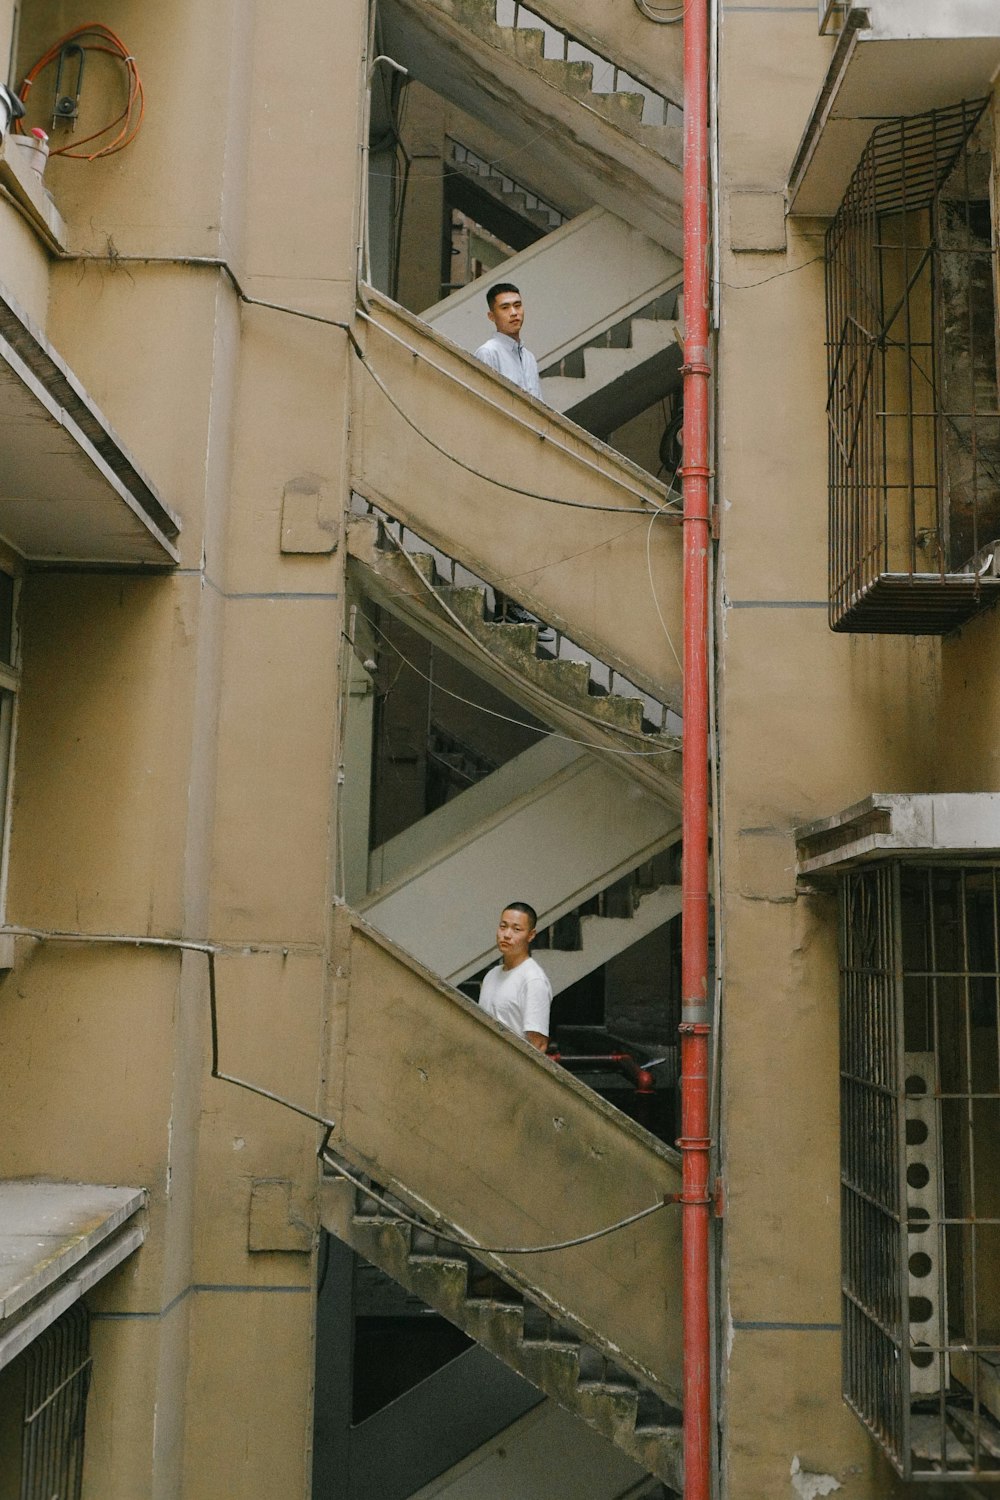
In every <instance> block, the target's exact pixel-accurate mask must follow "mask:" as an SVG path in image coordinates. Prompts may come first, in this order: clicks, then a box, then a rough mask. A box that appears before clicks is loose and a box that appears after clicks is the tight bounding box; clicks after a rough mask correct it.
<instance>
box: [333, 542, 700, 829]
mask: <svg viewBox="0 0 1000 1500" xmlns="http://www.w3.org/2000/svg"><path fill="white" fill-rule="evenodd" d="M397 531H400V532H401V533H402V535H404V536H405V537H406V539H407V542H408V545H407V546H404V545H403V544H402V542H400V541H398V540H395V539H394V538H393V537H392V535H391V533H390V531H389V529H388V527H387V525H386V520H385V519H384V518H382V519H380V518H379V516H378V515H376V514H372V515H362V516H353V517H352V518H351V520H350V522H349V525H348V550H349V555H350V559H351V569H352V575H351V576H352V578H353V579H354V580H355V586H356V588H357V589H358V591H359V592H360V593H361V594H363V595H365V596H366V597H368V598H369V599H371V600H373V601H374V602H375V603H377V604H378V605H380V606H381V607H382V608H384V609H387V610H388V611H389V612H390V613H391V614H393V615H395V616H396V617H397V618H398V619H400V620H403V621H404V622H405V623H406V624H408V625H411V626H412V627H413V628H414V629H416V630H418V631H420V632H421V633H422V634H423V635H425V636H426V637H428V638H429V639H431V640H432V641H434V642H435V644H437V645H439V646H441V647H443V649H445V650H446V651H448V653H449V654H450V655H452V656H454V657H456V658H457V659H458V660H460V661H462V662H464V663H465V664H466V665H468V666H469V667H470V668H471V669H472V670H473V671H474V672H476V673H477V674H478V675H480V676H482V677H483V678H485V680H486V681H488V682H490V683H492V684H493V685H494V686H496V687H497V688H499V689H500V690H501V691H502V692H504V693H506V694H507V695H508V696H509V697H511V698H513V699H514V701H515V702H517V703H520V704H521V705H523V707H524V708H525V709H527V710H528V711H529V712H530V713H532V714H534V715H535V716H537V717H538V718H540V719H541V720H542V721H543V722H546V723H548V724H550V725H552V726H553V728H554V729H556V730H557V731H558V732H559V733H561V734H563V735H565V736H567V737H568V738H569V739H571V740H572V741H575V742H578V743H580V744H584V745H587V746H589V747H590V748H591V749H593V750H594V751H595V752H598V753H600V752H604V754H605V756H606V757H609V758H610V764H612V765H618V766H619V768H620V770H621V771H622V774H626V775H628V776H629V777H630V778H631V779H633V780H636V781H638V782H640V783H641V784H642V785H643V786H645V787H646V788H648V789H649V790H650V791H652V792H653V793H654V794H655V795H657V796H659V797H661V798H664V799H666V800H667V801H668V802H670V803H671V804H673V805H676V803H677V799H678V796H679V790H678V789H679V785H680V780H679V778H680V742H679V739H678V737H677V735H676V734H675V733H672V732H669V724H670V717H669V715H668V711H667V709H666V707H665V706H664V705H662V704H659V703H657V702H656V701H655V700H653V699H651V698H649V697H648V696H644V695H643V694H642V692H641V690H640V689H639V688H637V687H636V686H635V685H634V684H633V683H631V682H630V681H629V680H628V679H627V678H624V677H621V676H619V674H617V673H616V672H615V671H614V670H613V669H610V668H609V669H607V672H608V687H605V686H604V685H603V684H601V683H599V682H598V681H596V680H595V678H594V676H593V675H592V674H593V671H594V659H593V658H589V659H588V658H587V656H586V654H585V653H583V652H574V647H573V645H572V643H570V642H569V641H568V640H567V639H564V638H562V637H561V636H560V635H559V634H558V633H556V632H551V631H547V632H546V635H547V639H548V640H549V641H550V642H551V644H550V645H546V644H540V632H541V631H543V630H545V629H546V627H545V626H544V623H543V622H539V623H536V624H521V623H511V622H508V621H504V620H500V621H496V620H493V619H491V618H490V614H491V609H490V598H489V590H488V586H487V585H486V584H485V583H482V582H470V583H453V582H450V581H449V579H448V577H446V576H442V574H441V573H440V571H439V562H442V561H444V559H443V558H442V557H441V554H440V553H439V554H438V555H437V557H435V555H434V554H433V553H432V552H431V551H430V549H429V548H428V550H423V547H424V546H426V545H427V544H423V546H422V545H421V543H420V541H419V539H418V538H414V537H413V536H412V534H411V533H408V532H406V531H405V530H404V529H403V528H401V527H397ZM411 549H412V550H411ZM574 655H575V656H576V658H577V659H574ZM650 714H655V715H656V720H655V721H654V720H652V719H651V718H650V717H649V715H650Z"/></svg>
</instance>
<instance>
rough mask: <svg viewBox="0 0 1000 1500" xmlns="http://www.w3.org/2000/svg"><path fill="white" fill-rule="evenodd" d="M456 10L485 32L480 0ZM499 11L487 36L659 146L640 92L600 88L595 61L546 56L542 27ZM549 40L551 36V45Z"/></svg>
mask: <svg viewBox="0 0 1000 1500" xmlns="http://www.w3.org/2000/svg"><path fill="white" fill-rule="evenodd" d="M455 10H456V12H457V13H458V14H460V15H461V16H462V17H463V18H464V19H466V20H467V21H468V22H472V23H473V24H474V27H475V29H476V30H477V31H478V32H479V34H480V35H483V34H484V30H485V28H484V10H483V7H482V5H481V4H480V3H479V0H461V4H460V5H457V6H456V7H455ZM500 15H501V12H500V11H499V9H498V8H497V7H496V6H494V13H493V15H492V16H491V17H488V18H487V25H488V23H489V22H492V25H491V26H488V29H489V30H490V31H492V33H493V35H492V36H491V37H490V40H492V41H493V42H494V43H495V44H499V45H501V46H503V47H504V48H505V49H506V50H508V51H509V52H511V53H512V54H513V55H514V56H515V57H517V59H518V60H519V61H520V62H522V63H523V64H524V65H525V66H526V67H530V68H531V69H532V71H533V72H536V73H539V74H540V75H541V76H542V77H543V78H545V79H546V80H547V82H549V83H551V84H552V85H553V86H554V87H555V88H558V89H559V90H560V91H561V92H562V93H564V94H568V95H570V96H571V97H572V98H575V99H579V100H581V101H583V102H585V103H586V104H587V105H589V107H590V108H591V109H594V110H596V111H597V112H598V113H599V114H602V115H603V116H604V118H605V119H606V120H608V122H609V123H610V124H612V125H617V126H618V127H619V128H620V129H622V130H625V131H627V132H628V133H629V134H630V135H635V136H636V137H637V138H638V139H643V140H646V141H647V143H648V144H653V142H654V141H656V143H657V145H656V149H659V139H660V138H657V137H655V136H653V135H649V136H647V135H646V132H647V131H649V132H653V131H658V130H662V129H663V128H664V127H662V126H653V125H643V123H642V117H643V113H644V110H645V107H646V100H645V97H644V95H643V94H641V93H637V92H634V91H632V90H628V89H620V90H616V91H612V90H611V89H610V88H602V87H601V78H600V76H599V77H598V79H597V81H596V83H595V64H594V63H592V62H589V61H586V60H584V59H579V58H566V57H552V56H546V33H545V32H544V31H542V30H541V29H540V28H537V27H534V26H516V27H515V26H514V25H512V24H510V22H509V21H507V22H506V23H505V22H504V20H503V19H499V17H500ZM551 40H552V39H551V38H550V43H549V44H550V45H551ZM609 70H610V65H609V68H608V69H607V70H606V69H604V68H601V69H600V71H601V72H604V71H609ZM676 134H677V132H676V130H671V132H670V136H671V139H672V138H674V137H675V136H676Z"/></svg>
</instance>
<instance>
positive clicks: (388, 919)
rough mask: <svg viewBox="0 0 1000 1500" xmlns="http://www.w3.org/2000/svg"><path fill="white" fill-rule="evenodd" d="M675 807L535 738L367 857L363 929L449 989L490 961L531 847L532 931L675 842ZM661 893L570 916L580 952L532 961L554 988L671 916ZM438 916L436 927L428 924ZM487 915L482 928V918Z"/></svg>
mask: <svg viewBox="0 0 1000 1500" xmlns="http://www.w3.org/2000/svg"><path fill="white" fill-rule="evenodd" d="M679 835H680V818H679V815H678V813H677V811H676V809H675V808H674V807H672V806H671V805H669V804H668V803H666V802H663V801H662V800H660V799H659V798H656V797H653V796H651V795H649V794H648V793H645V792H644V791H643V790H642V789H641V788H640V787H637V786H635V785H634V784H632V785H630V784H629V781H628V780H627V779H626V777H625V776H624V775H623V773H622V772H620V771H619V770H618V769H617V768H616V767H613V766H608V765H607V764H606V763H604V762H601V761H599V760H597V759H595V758H594V756H592V755H590V754H588V753H587V752H586V751H584V750H581V749H579V748H578V747H577V746H573V745H568V744H566V743H565V742H564V741H559V740H551V739H543V740H540V741H539V742H538V743H537V744H536V745H533V746H532V747H531V748H530V749H529V750H525V751H524V752H522V754H521V755H518V756H516V757H515V758H514V759H513V760H511V761H508V762H507V764H506V765H504V766H501V767H500V769H499V770H498V771H495V772H494V773H493V775H492V776H488V777H486V778H485V779H484V780H483V781H480V782H478V783H477V784H476V785H475V786H473V787H470V788H469V789H468V790H466V791H464V792H462V793H461V795H460V796H458V797H456V798H454V799H453V800H452V801H450V802H446V803H445V804H444V806H443V807H439V808H438V809H437V811H436V812H433V813H431V814H430V815H429V816H428V817H426V818H422V819H421V820H420V821H419V822H418V823H416V824H414V825H413V826H412V827H410V828H408V829H406V830H405V831H404V832H403V833H401V834H398V835H397V836H396V837H395V838H394V839H391V840H389V842H388V843H387V844H384V845H382V846H381V847H380V848H378V849H376V850H374V851H373V853H372V856H371V862H370V878H372V881H373V884H375V885H376V888H375V889H374V890H373V891H372V892H371V894H370V895H369V896H368V897H367V898H366V899H365V900H364V901H363V902H362V903H360V909H361V911H362V913H363V915H364V917H365V920H366V921H367V922H370V923H371V925H372V926H373V927H376V928H377V929H378V930H379V931H380V932H382V933H384V934H385V935H386V936H387V937H389V938H391V940H392V941H393V942H394V943H397V944H398V945H399V946H400V947H401V948H404V949H405V950H406V952H408V953H410V954H411V955H412V956H413V957H414V958H416V959H418V960H419V961H420V962H421V963H425V964H426V965H427V966H428V967H429V968H432V969H433V970H434V972H435V973H437V974H440V975H441V976H442V978H444V979H446V980H447V981H448V982H449V983H450V984H460V983H461V982H462V981H463V980H464V979H467V978H469V977H470V975H472V974H475V973H477V972H478V970H480V969H482V968H483V967H484V966H485V965H486V964H487V963H489V962H490V961H491V960H492V959H493V958H495V956H496V955H495V949H494V943H493V929H492V919H493V916H494V915H495V913H496V912H499V911H500V910H501V909H502V908H503V905H504V902H505V901H507V900H509V899H510V892H511V891H512V890H515V889H518V888H519V885H521V884H523V882H524V876H525V871H524V851H525V849H526V848H528V847H530V848H531V850H532V857H531V893H532V901H533V903H534V905H535V906H536V907H537V909H538V914H539V925H540V927H548V926H550V925H551V924H553V923H555V922H557V921H559V919H560V918H562V917H564V916H566V915H567V914H569V913H570V912H573V911H574V910H575V909H577V908H578V907H580V906H581V905H582V904H583V903H585V902H587V901H589V900H591V899H592V898H594V897H596V896H598V895H599V894H600V893H601V892H603V891H605V890H606V889H607V887H609V886H610V885H612V883H613V882H616V881H619V880H621V879H622V878H623V877H626V876H628V875H630V874H631V872H632V871H634V870H636V869H637V868H638V867H639V866H641V865H644V864H646V863H647V862H648V861H650V860H651V859H652V858H653V857H654V856H655V855H656V854H658V853H659V852H660V851H661V850H664V849H667V848H669V847H670V846H671V845H672V844H674V843H676V842H677V839H678V837H679ZM679 900H680V896H679V891H678V889H677V888H676V887H675V886H664V887H663V888H662V889H660V890H657V891H653V892H651V893H650V895H649V896H648V897H647V899H646V900H645V901H641V902H640V901H636V902H635V905H634V915H632V916H630V917H629V916H625V917H620V918H613V917H600V916H596V917H587V918H583V919H582V920H581V924H580V936H581V947H580V949H579V950H578V951H576V952H573V953H566V954H563V953H561V952H559V951H557V950H542V951H540V952H539V953H538V955H537V957H538V959H539V962H540V963H542V965H543V967H544V968H545V969H546V970H548V969H549V967H550V963H551V964H552V970H553V977H554V978H555V979H556V980H557V981H559V988H565V987H566V986H567V985H568V984H571V983H573V982H574V980H575V979H576V978H579V977H582V975H583V974H585V973H589V972H590V970H591V969H592V968H594V967H596V966H597V965H598V964H601V963H604V962H606V961H607V959H609V958H612V957H614V956H615V954H616V953H620V952H622V951H623V950H624V949H625V948H627V947H629V946H630V945H631V944H632V943H634V942H637V941H638V939H639V938H640V937H643V936H645V935H646V933H647V932H650V931H652V930H653V928H654V927H656V926H658V925H659V924H660V922H661V921H668V920H669V919H670V917H672V916H676V914H677V911H678V910H679ZM443 910H447V911H448V921H447V922H443V923H442V922H431V923H428V921H427V915H426V914H427V912H428V911H443ZM484 912H487V913H489V914H490V916H489V921H488V922H487V923H486V924H485V925H484V922H483V913H484Z"/></svg>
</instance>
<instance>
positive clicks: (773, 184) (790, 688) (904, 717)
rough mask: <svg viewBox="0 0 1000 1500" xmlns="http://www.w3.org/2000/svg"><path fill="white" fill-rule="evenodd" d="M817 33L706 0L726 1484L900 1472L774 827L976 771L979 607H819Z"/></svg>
mask: <svg viewBox="0 0 1000 1500" xmlns="http://www.w3.org/2000/svg"><path fill="white" fill-rule="evenodd" d="M831 47H832V43H831V42H830V41H827V40H823V39H821V38H819V37H818V36H817V27H816V15H815V8H812V9H808V8H806V7H802V6H796V5H793V4H788V5H773V6H770V7H768V8H766V9H765V8H763V7H736V6H727V7H725V8H724V10H723V11H722V16H721V32H720V65H721V76H720V85H719V98H720V102H721V108H720V120H719V139H720V151H721V161H722V180H721V184H720V209H721V211H720V227H721V234H722V254H721V262H720V278H721V283H722V290H721V326H720V329H719V336H718V368H719V413H720V415H719V427H718V443H719V446H718V455H717V456H718V481H717V499H718V502H719V508H720V520H721V546H720V549H719V575H718V579H717V585H718V587H717V597H716V619H717V629H718V644H719V660H720V733H721V749H722V768H723V770H722V789H721V791H722V795H721V803H720V813H721V850H720V876H721V896H722V906H721V916H722V923H723V925H722V931H723V943H724V947H723V949H722V952H721V955H720V964H721V970H722V1001H723V1006H724V1015H725V1021H724V1028H725V1030H724V1034H725V1050H724V1059H723V1064H722V1091H721V1099H722V1135H723V1161H724V1168H725V1178H726V1185H727V1207H726V1217H725V1222H724V1224H723V1226H722V1231H721V1232H722V1245H723V1280H722V1305H721V1308H720V1317H721V1322H722V1327H721V1329H720V1343H721V1361H720V1368H721V1380H722V1397H721V1399H722V1411H723V1446H722V1469H723V1474H722V1493H723V1494H724V1495H725V1496H727V1497H728V1500H756V1497H758V1496H760V1495H765V1494H766V1495H784V1494H795V1493H796V1492H797V1493H801V1494H806V1493H817V1494H818V1493H824V1494H825V1493H827V1492H828V1491H829V1492H832V1488H833V1487H834V1486H833V1482H834V1481H835V1482H836V1486H837V1493H838V1494H839V1493H841V1491H842V1492H843V1493H844V1494H845V1496H851V1497H857V1500H861V1497H872V1500H874V1497H876V1496H877V1497H879V1500H882V1497H888V1496H891V1495H895V1494H902V1493H903V1487H901V1486H899V1485H898V1484H897V1483H896V1482H895V1480H894V1479H893V1477H892V1475H891V1473H890V1471H889V1469H888V1465H887V1464H886V1463H885V1462H883V1460H882V1459H881V1457H880V1456H879V1454H878V1451H877V1449H876V1448H875V1446H874V1444H873V1443H872V1442H871V1440H870V1439H869V1437H868V1435H867V1434H866V1432H865V1431H864V1429H863V1428H862V1426H861V1424H860V1423H859V1422H857V1421H856V1420H855V1418H854V1417H853V1416H852V1415H851V1414H850V1413H849V1412H848V1411H847V1409H846V1407H844V1406H843V1404H842V1402H841V1399H840V1357H841V1350H840V1240H839V1233H840V1231H839V1209H838V1201H839V1120H838V1069H839V1064H838V968H837V949H836V936H837V935H836V909H835V903H834V902H833V900H832V898H827V897H822V896H808V895H802V894H800V895H796V891H795V883H794V850H793V846H792V842H791V840H790V837H789V830H790V829H791V828H792V827H793V826H794V825H795V824H796V823H798V822H802V821H805V820H807V819H809V818H813V817H818V816H822V815H824V814H826V813H830V812H833V811H835V810H836V809H838V808H840V807H843V806H846V805H848V804H850V803H851V802H853V801H855V800H857V799H859V798H861V797H862V796H864V795H866V794H867V793H868V792H870V791H872V790H875V789H882V788H885V789H887V790H900V791H902V790H907V791H931V790H936V789H944V788H946V787H948V788H953V789H956V790H958V789H960V790H963V791H972V790H979V789H987V788H989V789H990V790H993V789H995V787H996V785H997V782H996V776H997V763H996V756H997V752H996V743H997V710H998V708H1000V704H998V702H997V700H996V693H995V691H994V687H993V683H994V679H995V677H996V672H995V662H996V640H995V637H996V634H997V622H996V618H995V617H994V616H992V615H991V616H988V617H985V618H982V619H980V620H977V621H975V622H973V623H972V624H971V625H969V626H967V627H966V628H965V629H963V631H962V632H961V634H960V636H959V637H958V638H955V639H948V640H946V641H944V642H940V641H938V640H935V639H932V638H926V637H925V638H906V637H895V638H894V637H878V636H864V635H854V636H846V635H834V634H832V633H831V632H830V631H829V629H828V627H827V620H826V568H827V519H826V460H827V432H826V416H825V405H826V356H825V347H824V340H825V313H824V275H823V264H822V256H823V239H822V236H823V232H824V229H825V227H826V225H825V222H820V221H810V220H803V219H798V220H796V219H792V220H788V221H787V224H786V223H784V222H783V215H782V199H781V193H782V189H783V185H784V182H785V179H786V177H787V173H788V169H789V167H790V165H791V162H792V160H793V157H794V154H795V150H796V147H797V144H798V140H799V138H800V136H801V134H802V131H803V129H804V127H805V123H806V121H807V119H808V115H809V112H810V110H811V107H812V104H813V100H814V98H815V96H816V94H817V92H818V89H819V86H820V83H821V81H822V79H823V76H824V73H825V70H826V67H827V63H828V61H829V56H830V51H831ZM776 98H780V99H781V101H782V107H781V109H780V110H779V109H776V108H775V105H774V101H775V99H776ZM887 111H888V112H890V113H891V112H892V109H891V101H888V102H887ZM765 217H768V218H769V221H770V222H771V223H772V225H773V226H774V227H773V230H772V233H771V236H770V239H768V237H767V236H765V237H764V239H763V241H762V240H761V238H760V237H759V235H756V231H755V232H754V233H750V232H748V231H749V226H750V225H751V223H752V222H753V223H755V224H757V226H758V227H759V225H760V223H761V222H763V219H764V218H765ZM762 243H764V244H765V246H766V247H767V248H764V249H761V248H760V245H761V244H762ZM748 244H755V245H757V246H758V248H757V249H756V250H749V249H747V246H748ZM796 1459H798V1462H799V1464H800V1466H801V1469H802V1470H803V1471H809V1473H811V1474H816V1475H821V1476H828V1478H827V1479H824V1480H822V1481H821V1482H822V1483H824V1484H826V1486H827V1487H826V1488H824V1489H822V1490H820V1489H815V1490H810V1489H809V1488H808V1483H809V1482H810V1481H809V1480H808V1479H807V1477H806V1474H804V1473H803V1474H802V1475H801V1476H800V1478H799V1480H798V1481H797V1482H798V1484H799V1488H798V1490H797V1491H796V1488H795V1487H794V1486H793V1482H792V1474H791V1470H792V1464H793V1461H795V1460H796ZM803 1485H805V1486H806V1488H802V1486H803ZM908 1492H909V1491H908V1490H907V1493H908Z"/></svg>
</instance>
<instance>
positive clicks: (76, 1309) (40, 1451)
mask: <svg viewBox="0 0 1000 1500" xmlns="http://www.w3.org/2000/svg"><path fill="white" fill-rule="evenodd" d="M24 1357H25V1361H26V1370H25V1383H24V1425H23V1437H22V1446H21V1490H20V1500H80V1495H81V1492H82V1486H83V1437H84V1424H85V1420H86V1412H87V1392H88V1389H89V1386H90V1365H91V1360H90V1326H89V1320H88V1317H87V1310H86V1308H85V1307H84V1305H83V1303H82V1302H77V1303H75V1304H74V1306H73V1307H71V1308H70V1309H69V1310H68V1312H65V1313H64V1314H63V1315H62V1317H61V1318H59V1319H58V1321H57V1322H55V1323H53V1324H52V1326H51V1328H48V1329H46V1331H45V1332H44V1333H43V1334H42V1335H41V1336H40V1337H39V1338H37V1339H36V1340H35V1342H34V1343H33V1344H31V1345H30V1347H29V1348H28V1350H27V1352H26V1354H25V1356H24Z"/></svg>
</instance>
